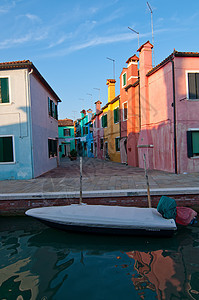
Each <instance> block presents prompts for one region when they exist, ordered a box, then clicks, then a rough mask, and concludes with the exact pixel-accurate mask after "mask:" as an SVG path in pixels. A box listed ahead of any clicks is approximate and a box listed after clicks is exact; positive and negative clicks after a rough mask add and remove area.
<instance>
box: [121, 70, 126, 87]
mask: <svg viewBox="0 0 199 300" xmlns="http://www.w3.org/2000/svg"><path fill="white" fill-rule="evenodd" d="M125 85H126V73H124V74H123V75H122V86H125Z"/></svg>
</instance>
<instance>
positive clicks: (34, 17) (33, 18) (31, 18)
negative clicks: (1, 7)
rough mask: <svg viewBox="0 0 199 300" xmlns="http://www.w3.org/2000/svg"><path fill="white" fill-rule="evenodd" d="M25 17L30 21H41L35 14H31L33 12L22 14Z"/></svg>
mask: <svg viewBox="0 0 199 300" xmlns="http://www.w3.org/2000/svg"><path fill="white" fill-rule="evenodd" d="M24 16H25V17H26V18H28V19H29V20H31V21H37V22H38V21H39V22H40V21H41V19H40V18H39V17H38V16H36V15H33V14H29V13H28V14H25V15H24Z"/></svg>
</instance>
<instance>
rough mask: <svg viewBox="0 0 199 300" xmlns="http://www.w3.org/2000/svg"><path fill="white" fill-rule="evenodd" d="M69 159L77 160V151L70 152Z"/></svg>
mask: <svg viewBox="0 0 199 300" xmlns="http://www.w3.org/2000/svg"><path fill="white" fill-rule="evenodd" d="M69 158H70V160H76V159H77V151H76V150H75V149H72V150H71V151H70V154H69Z"/></svg>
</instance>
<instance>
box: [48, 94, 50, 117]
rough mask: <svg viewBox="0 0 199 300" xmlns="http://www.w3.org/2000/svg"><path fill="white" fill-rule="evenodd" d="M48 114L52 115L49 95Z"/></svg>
mask: <svg viewBox="0 0 199 300" xmlns="http://www.w3.org/2000/svg"><path fill="white" fill-rule="evenodd" d="M48 114H49V115H50V98H49V97H48Z"/></svg>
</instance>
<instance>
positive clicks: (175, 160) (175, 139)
mask: <svg viewBox="0 0 199 300" xmlns="http://www.w3.org/2000/svg"><path fill="white" fill-rule="evenodd" d="M173 59H174V53H173V55H172V56H171V57H170V58H169V60H170V62H171V65H172V83H173V103H172V107H173V126H174V163H175V174H178V164H177V126H176V97H175V70H174V60H173Z"/></svg>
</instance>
